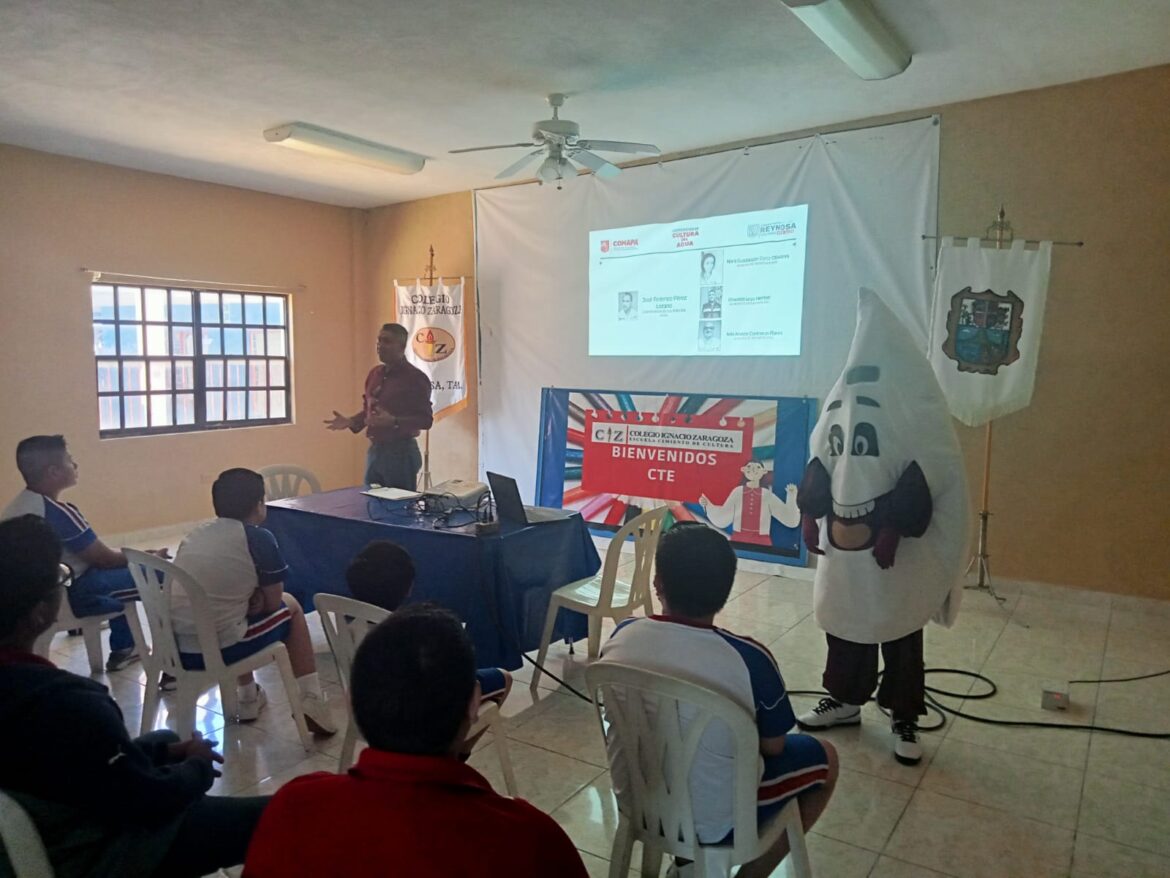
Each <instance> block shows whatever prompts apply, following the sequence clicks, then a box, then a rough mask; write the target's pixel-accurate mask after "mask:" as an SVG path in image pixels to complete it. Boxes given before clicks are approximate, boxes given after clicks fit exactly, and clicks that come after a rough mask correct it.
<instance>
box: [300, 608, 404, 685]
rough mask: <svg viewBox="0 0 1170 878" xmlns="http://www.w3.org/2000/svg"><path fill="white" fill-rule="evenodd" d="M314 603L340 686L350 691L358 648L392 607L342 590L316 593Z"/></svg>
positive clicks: (388, 613) (386, 616)
mask: <svg viewBox="0 0 1170 878" xmlns="http://www.w3.org/2000/svg"><path fill="white" fill-rule="evenodd" d="M313 604H314V605H315V606H316V607H317V612H318V613H319V614H320V616H321V627H322V628H324V629H325V639H326V640H328V641H329V649H330V650H332V651H333V658H334V660H335V661H336V662H337V676H338V677H339V678H340V680H341V688H342V689H344V690H345V691H346V692H348V691H349V674H350V671H351V670H352V669H353V657H354V655H356V654H357V648H358V647H359V646H361V642H362V640H363V639H364V638H365V636H366V635H367V634H368V633H369V632H370V629H371V628H373V627H374V626H375V625H377V624H378V623H379V622H381V621H382V620H383V619H386V618H388V617H389V616H390V611H389V610H383V609H382V608H381V607H376V606H374V605H373V604H367V603H365V602H364V601H359V600H355V599H354V598H347V597H343V596H342V595H339V594H325V593H320V594H317V595H314V596H313Z"/></svg>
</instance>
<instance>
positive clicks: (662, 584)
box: [599, 522, 837, 878]
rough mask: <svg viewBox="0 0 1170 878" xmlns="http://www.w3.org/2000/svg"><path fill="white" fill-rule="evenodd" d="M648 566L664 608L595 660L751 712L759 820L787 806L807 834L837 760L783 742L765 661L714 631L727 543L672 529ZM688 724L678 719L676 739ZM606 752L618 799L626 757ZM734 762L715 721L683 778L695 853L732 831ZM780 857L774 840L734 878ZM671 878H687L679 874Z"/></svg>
mask: <svg viewBox="0 0 1170 878" xmlns="http://www.w3.org/2000/svg"><path fill="white" fill-rule="evenodd" d="M654 564H655V575H654V591H655V593H656V594H657V595H658V599H659V601H661V602H662V615H659V616H650V617H645V618H644V617H634V618H631V619H627V620H625V621H624V622H622V623H621V624H620V625H618V626H617V628H616V629H615V630H614V632H613V635H612V636H611V637H610V639H609V641H608V642H607V643H606V644H605V645H604V646H603V647H602V650H601V658H600V659H599V660H600V661H602V662H605V661H611V662H619V663H621V664H624V665H632V666H634V667H639V668H645V669H646V670H648V671H655V672H658V673H662V674H669V675H671V676H674V677H678V678H680V679H685V680H691V681H693V682H695V683H699V684H700V685H703V686H708V687H710V688H712V689H715V690H717V691H720V692H723V693H724V694H725V695H727V696H728V697H729V698H731V699H732V700H733V701H735V702H737V703H739V704H742V705H743V706H744V707H746V708H748V709H750V710H751V711H752V712H753V713H754V714H755V717H756V725H757V726H758V727H759V731H760V754H761V755H762V757H763V772H762V776H761V778H760V787H759V793H758V803H759V809H758V813H759V815H760V817H767V816H769V815H770V814H773V813H775V812H777V811H779V810H780V809H781V808H783V807H784V805H785V804H787V803H788V801H789V800H790V799H792V798H793V797H795V798H796V799H797V800H798V801H799V802H800V812H801V817H802V819H803V823H804V828H805V830H806V831H807V830H808V829H809V828H810V827H811V826H812V825H813V823H815V822H816V820H817V818H818V817H819V816H820V815H821V812H822V811H824V809H825V806H826V805H827V804H828V803H829V797H830V796H831V795H832V794H833V788H834V786H835V785H836V783H837V753H836V751H835V750H834V749H833V747H832V745H830V744H828V743H826V742H824V741H819V740H818V739H816V738H814V737H812V736H810V735H803V734H788V732H789V730H790V729H792V728H794V727H795V725H796V717H795V715H794V714H793V712H792V705H791V704H790V703H789V701H788V692H787V690H786V688H785V686H784V679H783V678H782V677H781V676H780V669H779V668H778V667H777V665H776V660H775V659H774V658H773V657H772V654H771V653H770V652H769V651H768V650H767V649H766V648H765V647H763V646H762V645H761V644H759V643H756V642H755V641H754V640H752V639H751V638H749V637H740V636H739V635H736V634H732V633H731V632H729V631H725V630H723V629H722V628H716V627H715V626H714V620H715V614H716V613H718V612H719V611H720V610H721V609H723V605H724V604H725V603H727V596H728V595H729V594H730V592H731V584H732V582H733V581H734V579H735V567H736V557H735V552H734V550H733V549H732V548H731V544H730V543H729V542H728V540H727V537H726V536H724V535H723V534H722V533H720V532H719V531H717V530H715V529H713V528H710V527H707V526H706V525H702V524H697V523H694V522H687V523H683V524H680V525H676V526H675V527H673V528H671V529H670V530H669V531H667V532H666V533H664V534H663V535H662V538H661V540H659V543H658V551H657V553H656V554H655V558H654ZM761 587H763V586H761ZM687 722H688V721H687V719H686V718H685V717H684V718H683V724H684V725H683V731H684V733H685V731H686V725H687ZM609 751H610V752H609V761H610V767H611V768H612V773H613V782H614V789H615V791H616V793H617V796H618V798H619V799H620V798H621V797H622V795H623V792H624V790H625V789H626V787H627V785H628V783H629V781H628V774H627V772H626V771H625V768H624V766H623V765H622V760H623V758H624V756H623V754H622V753H621V750H620V748H617V747H616V746H615V744H614V742H612V741H611V742H610V747H609ZM734 758H735V747H734V742H733V741H732V738H731V734H730V729H728V728H727V726H726V725H723V724H722V723H719V722H718V721H716V722H715V723H713V724H712V726H710V727H709V728H708V729H707V730H706V731H705V732H704V733H703V740H702V742H701V743H700V746H699V751H698V753H697V755H696V757H695V762H694V764H693V766H692V769H691V777H690V787H691V799H692V802H693V804H694V819H695V831H696V833H697V835H698V838H699V841H700V842H701V843H703V844H717V843H720V842H724V843H726V840H727V839H728V837H729V835H730V833H731V831H732V805H733V803H732V786H731V778H732V771H733V765H734ZM787 853H788V837H787V835H782V836H781V837H780V840H779V842H778V843H777V844H776V845H775V846H774V847H773V848H772V849H771V850H769V851H768V852H767V853H766V854H764V855H763V856H762V857H760V858H758V859H756V860H753V861H752V862H751V863H747V864H745V865H744V866H743V867H742V868H741V869H740V870H739V872H738V873H737V874H738V876H739V878H763V876H767V875H770V874H771V873H772V870H773V869H775V868H776V866H777V865H778V864H779V863H780V861H781V860H782V859H783V858H784V856H785V855H786V854H787ZM680 865H681V864H680ZM678 871H679V874H682V875H686V874H687V871H688V869H687V866H686V865H681V868H679V870H678ZM671 874H674V873H671Z"/></svg>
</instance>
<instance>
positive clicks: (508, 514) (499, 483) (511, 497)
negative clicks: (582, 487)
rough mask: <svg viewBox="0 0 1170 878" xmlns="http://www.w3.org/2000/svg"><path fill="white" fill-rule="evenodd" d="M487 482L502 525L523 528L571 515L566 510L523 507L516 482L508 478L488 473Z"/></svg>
mask: <svg viewBox="0 0 1170 878" xmlns="http://www.w3.org/2000/svg"><path fill="white" fill-rule="evenodd" d="M487 480H488V484H489V485H491V486H492V497H493V498H494V499H495V501H496V515H497V516H498V517H499V519H500V522H501V523H503V524H514V525H518V526H520V527H525V526H527V525H530V524H544V523H546V522H549V521H564V520H565V519H566V518H568V517H569V516H570V515H572V514H573V513H572V512H571V511H570V510H566V509H551V508H549V507H546V506H525V505H524V504H523V502H521V500H520V488H519V487H518V486H517V485H516V480H515V479H513V478H510V477H508V476H502V475H500V474H499V473H491V472H489V473H488V474H487Z"/></svg>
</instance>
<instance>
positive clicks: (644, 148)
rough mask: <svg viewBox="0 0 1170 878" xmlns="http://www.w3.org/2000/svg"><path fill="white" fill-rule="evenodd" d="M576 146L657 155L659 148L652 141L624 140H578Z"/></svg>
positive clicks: (602, 150)
mask: <svg viewBox="0 0 1170 878" xmlns="http://www.w3.org/2000/svg"><path fill="white" fill-rule="evenodd" d="M577 146H580V147H583V148H584V149H595V150H600V151H601V152H648V153H650V154H651V155H659V153H660V150H659V149H658V147H656V146H655V145H654V144H652V143H629V142H627V141H625V140H592V139H591V140H578V141H577Z"/></svg>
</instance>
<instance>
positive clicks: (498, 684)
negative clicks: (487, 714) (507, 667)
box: [475, 668, 508, 703]
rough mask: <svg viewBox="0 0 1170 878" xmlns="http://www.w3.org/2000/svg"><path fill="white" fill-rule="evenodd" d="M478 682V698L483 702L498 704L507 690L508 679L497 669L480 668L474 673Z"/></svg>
mask: <svg viewBox="0 0 1170 878" xmlns="http://www.w3.org/2000/svg"><path fill="white" fill-rule="evenodd" d="M475 679H477V680H478V681H479V692H480V698H481V699H482V700H483V701H495V702H497V703H498V702H500V701H502V700H503V698H504V691H505V690H506V689H507V688H508V679H507V677H505V676H504V672H503V671H501V670H500V669H499V668H480V669H479V670H477V671H476V672H475Z"/></svg>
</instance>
